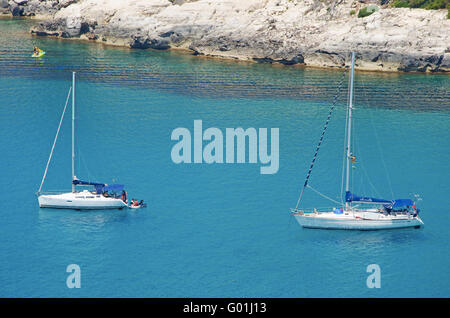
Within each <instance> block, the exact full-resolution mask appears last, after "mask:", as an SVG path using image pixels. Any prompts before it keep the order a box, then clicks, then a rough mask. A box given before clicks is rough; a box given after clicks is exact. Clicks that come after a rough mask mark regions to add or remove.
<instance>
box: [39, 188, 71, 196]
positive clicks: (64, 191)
mask: <svg viewBox="0 0 450 318" xmlns="http://www.w3.org/2000/svg"><path fill="white" fill-rule="evenodd" d="M67 192H72V190H71V189H68V190H45V191H41V192H39V191H38V192H36V195H41V194H44V195H45V194H61V193H67Z"/></svg>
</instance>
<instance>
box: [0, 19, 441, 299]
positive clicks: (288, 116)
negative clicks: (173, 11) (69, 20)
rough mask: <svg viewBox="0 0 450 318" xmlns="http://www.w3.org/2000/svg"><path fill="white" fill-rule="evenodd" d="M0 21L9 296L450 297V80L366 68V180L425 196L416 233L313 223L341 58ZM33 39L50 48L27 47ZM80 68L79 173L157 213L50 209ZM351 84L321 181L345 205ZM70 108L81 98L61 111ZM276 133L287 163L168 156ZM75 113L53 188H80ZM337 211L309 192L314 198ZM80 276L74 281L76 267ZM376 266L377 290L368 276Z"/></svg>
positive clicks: (357, 126)
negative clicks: (84, 35)
mask: <svg viewBox="0 0 450 318" xmlns="http://www.w3.org/2000/svg"><path fill="white" fill-rule="evenodd" d="M31 24H32V22H31V21H29V20H21V19H1V20H0V127H1V128H0V145H1V151H2V153H1V157H0V158H1V159H0V163H1V178H0V189H1V190H2V199H1V203H0V213H1V222H0V286H1V288H0V297H449V296H450V271H449V268H450V267H449V265H450V250H449V243H450V235H449V233H450V230H449V229H450V209H449V208H448V206H449V203H448V200H449V195H450V186H449V184H450V183H449V180H450V169H449V159H450V139H449V129H450V77H449V76H448V75H423V74H419V75H417V74H381V73H361V72H357V73H356V78H355V81H356V93H355V94H356V99H355V108H356V109H355V112H354V135H355V140H354V153H355V154H356V156H357V163H356V165H355V168H354V169H352V172H353V177H352V189H353V191H354V192H355V193H358V194H363V195H372V196H377V197H385V198H389V199H391V198H407V197H411V198H415V199H416V202H417V204H418V207H419V208H420V209H421V217H422V219H423V221H424V222H425V227H424V228H422V229H404V230H390V231H374V232H359V231H355V232H353V231H327V230H307V229H302V228H301V227H300V226H299V225H298V224H297V222H296V221H295V220H294V218H293V217H292V216H291V215H290V212H289V209H290V208H292V207H295V204H296V202H297V199H298V195H299V191H300V188H301V186H302V184H303V182H304V178H305V175H306V172H307V169H308V168H309V165H310V162H311V159H312V156H313V154H314V150H315V147H316V144H317V142H318V139H319V137H320V134H321V132H322V128H323V125H324V122H325V120H326V117H327V114H328V110H329V107H330V105H331V102H332V99H333V95H334V93H335V92H336V88H337V84H338V82H339V80H340V78H341V75H342V71H328V70H314V69H303V68H300V67H284V66H274V65H262V64H253V63H244V62H233V61H221V60H213V59H206V58H201V57H195V56H190V55H187V54H181V53H176V52H155V51H140V50H129V49H125V48H114V47H107V46H102V45H100V44H93V43H82V42H77V41H69V40H58V39H49V38H36V37H31V36H30V35H29V33H28V30H29V27H30V26H31ZM33 45H37V46H39V47H40V48H42V49H43V50H45V51H47V54H46V55H45V56H44V57H43V58H40V59H32V58H31V57H30V56H31V53H32V47H33ZM72 71H76V72H77V87H76V102H77V115H76V118H77V127H76V154H77V160H76V175H77V176H78V177H79V178H81V179H83V178H84V179H88V180H95V181H100V182H106V183H124V184H125V185H126V189H127V191H128V194H129V196H130V197H135V198H138V199H144V200H145V201H146V202H147V203H148V207H147V208H146V209H140V210H121V211H95V212H79V211H71V210H52V209H40V208H39V206H38V202H37V198H36V196H35V193H36V191H37V190H38V188H39V184H40V182H41V178H42V175H43V173H44V168H45V164H46V162H47V159H48V155H49V152H50V149H51V145H52V142H53V138H54V136H55V133H56V129H57V126H58V122H59V118H60V116H61V112H62V110H63V107H64V103H65V99H66V96H67V92H68V89H69V87H70V85H71V72H72ZM346 89H347V81H345V84H344V88H343V92H342V94H341V96H340V98H339V100H338V105H337V107H336V109H335V112H334V113H333V117H332V120H331V123H330V126H329V128H328V130H327V134H326V138H325V141H324V144H323V146H322V148H321V149H320V152H319V158H318V160H317V162H316V165H315V168H314V170H313V172H312V176H311V179H310V182H311V185H312V186H313V187H314V188H315V189H318V190H319V191H321V192H322V193H324V194H326V195H327V196H330V197H331V198H333V199H335V200H338V201H339V200H340V199H339V198H340V193H341V192H340V191H341V172H342V171H341V169H342V155H343V146H344V140H343V139H344V124H345V123H344V121H345V98H346ZM68 113H69V114H70V111H68ZM196 119H201V120H202V121H203V127H204V129H206V128H208V127H216V128H219V129H221V130H222V131H223V132H225V129H226V128H236V127H243V128H249V127H254V128H279V132H280V140H279V148H280V152H279V162H280V164H279V171H278V173H276V174H273V175H261V174H260V166H261V165H260V164H248V163H247V164H212V165H208V164H180V165H177V164H174V163H173V162H172V160H171V155H170V153H171V149H172V147H173V145H174V144H175V142H174V141H171V139H170V136H171V133H172V131H173V130H174V129H175V128H177V127H186V128H188V129H189V130H190V131H191V132H193V123H194V120H196ZM70 125H71V123H70V115H68V116H66V118H65V119H64V122H63V125H62V128H61V132H60V137H59V139H58V142H57V144H56V148H55V152H54V156H53V159H52V162H51V165H50V169H49V172H48V175H47V179H46V182H45V184H44V190H66V189H70V179H71V159H70V158H71V157H70V156H71V141H70V140H71V126H70ZM330 204H331V206H333V205H335V204H334V203H332V202H328V201H327V200H325V199H323V198H322V197H321V196H318V195H317V194H316V193H314V192H313V191H311V190H308V191H307V192H306V193H305V195H304V200H303V203H302V206H303V207H322V206H330ZM69 264H78V265H79V266H80V268H81V288H80V289H69V288H67V287H66V278H67V276H68V273H66V267H67V266H68V265H69ZM369 264H378V265H379V266H380V269H381V288H380V289H370V288H368V287H367V286H366V279H367V277H368V275H369V273H367V272H366V268H367V266H368V265H369Z"/></svg>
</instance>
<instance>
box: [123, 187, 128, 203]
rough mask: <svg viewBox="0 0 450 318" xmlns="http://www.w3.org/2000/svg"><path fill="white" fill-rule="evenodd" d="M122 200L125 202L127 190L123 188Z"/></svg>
mask: <svg viewBox="0 0 450 318" xmlns="http://www.w3.org/2000/svg"><path fill="white" fill-rule="evenodd" d="M122 201H123V202H125V203H127V192H126V191H125V190H122Z"/></svg>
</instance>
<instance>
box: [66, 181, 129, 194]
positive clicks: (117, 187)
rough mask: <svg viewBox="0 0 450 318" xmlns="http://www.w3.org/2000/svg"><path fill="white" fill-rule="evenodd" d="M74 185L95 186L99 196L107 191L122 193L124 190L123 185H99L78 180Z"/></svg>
mask: <svg viewBox="0 0 450 318" xmlns="http://www.w3.org/2000/svg"><path fill="white" fill-rule="evenodd" d="M72 183H73V184H74V185H86V186H94V187H95V191H96V192H97V194H101V193H103V192H105V191H115V192H119V191H122V190H123V188H124V185H123V184H105V183H98V182H89V181H82V180H78V179H75V180H73V181H72Z"/></svg>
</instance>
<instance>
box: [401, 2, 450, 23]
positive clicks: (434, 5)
mask: <svg viewBox="0 0 450 318" xmlns="http://www.w3.org/2000/svg"><path fill="white" fill-rule="evenodd" d="M392 6H393V7H395V8H421V9H427V10H438V9H447V10H448V12H447V19H450V0H394V2H393V3H392Z"/></svg>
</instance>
